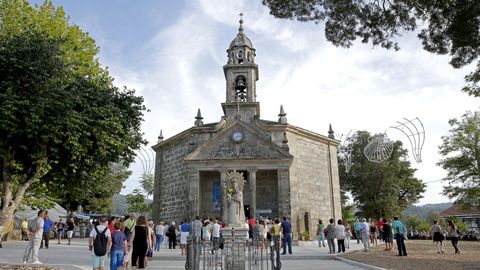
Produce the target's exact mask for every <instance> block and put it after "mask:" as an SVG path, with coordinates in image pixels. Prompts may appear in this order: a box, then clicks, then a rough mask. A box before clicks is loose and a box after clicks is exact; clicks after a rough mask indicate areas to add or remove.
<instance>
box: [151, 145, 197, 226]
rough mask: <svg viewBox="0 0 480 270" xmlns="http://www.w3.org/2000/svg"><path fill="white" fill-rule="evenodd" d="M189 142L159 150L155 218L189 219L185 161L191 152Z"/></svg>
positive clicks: (156, 164)
mask: <svg viewBox="0 0 480 270" xmlns="http://www.w3.org/2000/svg"><path fill="white" fill-rule="evenodd" d="M190 148H191V147H190V145H189V143H188V141H187V140H184V141H179V142H178V143H177V144H175V145H167V146H165V147H162V148H161V149H158V150H157V152H156V160H155V161H156V162H155V193H154V200H153V218H154V219H155V220H176V221H178V220H181V219H183V218H187V217H188V216H187V215H188V213H189V205H188V188H189V186H188V184H187V181H186V179H187V175H186V166H185V162H184V159H185V157H186V156H187V155H188V154H189V152H190V151H191V149H190Z"/></svg>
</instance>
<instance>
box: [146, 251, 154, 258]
mask: <svg viewBox="0 0 480 270" xmlns="http://www.w3.org/2000/svg"><path fill="white" fill-rule="evenodd" d="M146 256H147V257H153V251H152V250H151V249H149V250H148V251H147V255H146Z"/></svg>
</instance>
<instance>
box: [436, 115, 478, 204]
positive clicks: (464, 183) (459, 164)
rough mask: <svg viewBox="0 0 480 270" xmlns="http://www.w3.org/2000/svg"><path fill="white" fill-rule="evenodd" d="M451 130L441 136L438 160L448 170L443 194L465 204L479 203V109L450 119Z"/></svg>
mask: <svg viewBox="0 0 480 270" xmlns="http://www.w3.org/2000/svg"><path fill="white" fill-rule="evenodd" d="M448 123H449V124H450V127H451V129H450V133H449V134H448V135H447V136H443V137H442V140H443V144H442V145H441V146H440V154H441V155H442V156H444V158H443V159H442V160H440V162H439V163H438V164H439V165H440V166H442V168H444V169H445V170H447V172H448V174H447V176H446V177H445V178H444V179H443V180H444V181H445V182H447V183H448V184H447V185H446V186H444V194H445V195H447V196H448V197H450V198H454V199H456V200H457V202H459V203H461V204H464V205H466V206H477V207H479V206H480V112H478V111H477V112H470V111H469V112H467V113H465V114H464V115H463V116H462V118H461V119H456V118H455V119H451V120H450V121H449V122H448Z"/></svg>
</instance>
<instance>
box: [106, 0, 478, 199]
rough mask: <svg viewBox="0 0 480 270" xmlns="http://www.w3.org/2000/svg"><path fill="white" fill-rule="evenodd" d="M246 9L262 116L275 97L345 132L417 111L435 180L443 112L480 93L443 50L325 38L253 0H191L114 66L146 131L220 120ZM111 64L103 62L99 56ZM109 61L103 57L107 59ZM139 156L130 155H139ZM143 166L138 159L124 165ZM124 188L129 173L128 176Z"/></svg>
mask: <svg viewBox="0 0 480 270" xmlns="http://www.w3.org/2000/svg"><path fill="white" fill-rule="evenodd" d="M240 11H243V12H244V13H245V16H244V20H245V32H246V34H247V36H249V37H250V39H251V40H252V42H253V45H254V47H255V48H256V49H257V58H256V60H257V64H258V65H259V68H260V80H259V81H258V83H257V101H260V102H261V109H262V115H261V116H262V118H263V119H269V120H276V119H277V114H278V112H279V106H280V104H283V105H284V107H285V110H286V113H287V114H288V115H287V118H288V120H289V123H291V124H293V125H296V126H301V127H303V128H306V129H309V130H312V131H314V132H318V133H321V134H326V133H327V130H328V124H329V123H332V125H333V128H334V130H335V131H336V132H338V133H347V132H348V131H350V130H368V131H370V132H374V133H376V132H385V131H386V132H387V134H388V135H389V136H390V137H392V138H394V139H401V140H402V141H403V142H404V144H406V146H408V145H407V140H406V138H403V137H402V135H401V134H400V133H399V132H398V131H395V130H393V129H390V128H389V127H390V126H391V125H393V124H395V121H397V120H400V119H402V118H403V117H407V118H409V119H411V118H414V117H419V118H420V119H421V120H422V121H423V123H424V125H425V129H426V141H425V145H424V151H423V162H422V163H420V164H415V163H414V162H413V159H412V163H414V166H415V167H416V168H417V169H418V171H417V176H418V177H419V178H422V179H423V180H424V181H426V182H428V181H433V180H438V179H441V178H442V177H443V176H444V175H445V172H444V171H443V170H442V169H441V168H439V167H437V166H436V165H435V164H436V162H438V160H439V159H440V156H439V155H438V145H439V144H440V143H441V140H440V137H441V136H442V135H446V134H447V132H448V129H449V127H448V123H447V122H448V119H449V118H452V117H459V116H461V114H463V113H464V111H465V110H468V109H470V110H475V109H478V99H474V98H472V97H468V96H466V95H465V94H464V93H462V92H460V88H461V87H462V85H463V83H464V82H463V76H464V75H465V74H466V73H467V71H466V70H465V69H464V70H454V69H453V68H452V67H451V66H449V65H448V57H443V56H437V55H431V54H429V53H427V52H425V51H423V50H422V49H421V47H420V43H419V42H418V41H416V40H415V38H416V37H415V36H414V35H408V36H406V37H404V38H402V39H401V40H400V41H401V44H400V45H401V46H404V47H403V48H402V50H401V51H399V52H394V51H386V50H384V49H381V48H375V49H372V48H371V46H370V45H364V44H356V45H355V46H353V47H352V48H350V49H342V48H336V47H334V46H333V45H331V44H329V43H327V42H326V40H325V39H324V37H323V32H322V31H323V28H322V27H321V26H319V25H315V24H313V23H300V22H295V21H284V20H277V19H275V18H273V17H272V16H270V15H269V14H268V10H267V9H266V8H265V7H263V6H262V5H261V4H260V3H259V1H253V0H250V1H234V2H231V1H223V0H215V1H212V0H199V1H198V2H193V1H192V2H190V1H189V2H188V3H187V6H186V7H185V8H184V9H183V10H179V16H180V17H179V19H178V20H176V21H175V22H174V23H173V24H171V25H169V26H167V27H165V28H162V29H159V31H158V33H157V34H156V35H155V36H153V37H152V39H151V40H150V42H148V43H147V44H146V45H145V46H144V48H143V49H142V53H141V55H143V57H144V58H143V59H141V61H142V62H143V63H144V65H143V66H142V65H135V66H136V67H138V66H142V67H141V68H137V69H135V70H133V69H132V68H130V67H128V66H121V67H116V68H115V69H113V70H112V73H113V75H114V76H115V77H116V78H117V81H118V82H119V83H122V84H126V85H128V86H129V87H134V88H136V89H138V90H140V91H141V93H142V94H143V95H144V96H145V100H146V104H147V107H149V108H150V109H151V111H152V112H151V113H148V114H147V115H146V117H145V124H144V126H143V130H144V132H145V134H146V138H147V139H148V140H149V141H151V142H152V143H156V137H157V136H158V133H159V130H160V129H163V131H164V136H165V137H166V138H168V137H171V136H173V135H175V134H176V133H178V132H180V131H182V130H184V129H186V128H189V127H191V126H192V125H193V122H194V117H195V114H196V111H197V108H201V109H202V113H203V116H204V118H205V119H204V122H215V121H218V120H219V119H220V117H221V115H222V111H221V107H220V102H222V101H223V100H224V98H225V82H224V77H223V71H222V66H223V65H224V64H225V63H226V53H225V50H226V49H227V47H228V45H229V44H230V41H231V40H232V39H233V38H234V37H235V35H236V34H237V29H238V15H237V14H238V13H239V12H240ZM107 64H109V63H107ZM109 65H110V66H112V65H111V64H109ZM137 163H138V162H137ZM132 168H133V170H134V171H135V176H137V177H138V175H139V174H140V173H141V166H139V165H138V164H137V165H135V166H134V167H132ZM126 184H127V186H128V188H127V189H126V191H128V190H131V189H133V188H134V185H135V180H134V179H133V178H132V179H129V180H128V181H127V183H126ZM441 186H442V183H441V182H433V183H430V184H428V189H427V192H426V193H425V198H424V199H422V200H421V203H427V202H429V203H431V202H443V201H446V200H448V199H447V198H445V197H442V196H440V195H439V194H438V193H439V192H441Z"/></svg>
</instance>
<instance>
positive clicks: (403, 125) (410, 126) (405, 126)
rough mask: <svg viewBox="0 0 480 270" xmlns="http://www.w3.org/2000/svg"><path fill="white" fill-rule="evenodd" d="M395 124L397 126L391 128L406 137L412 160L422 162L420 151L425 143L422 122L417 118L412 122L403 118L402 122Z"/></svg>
mask: <svg viewBox="0 0 480 270" xmlns="http://www.w3.org/2000/svg"><path fill="white" fill-rule="evenodd" d="M397 123H398V125H396V126H392V127H391V128H394V129H397V130H399V131H401V132H402V133H403V134H404V135H405V136H407V138H408V141H409V142H410V146H411V147H412V155H413V158H415V160H416V161H417V163H420V162H422V149H423V143H424V142H425V128H424V127H423V123H422V121H420V119H419V118H418V117H416V118H415V119H412V120H409V119H407V118H403V121H397Z"/></svg>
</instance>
